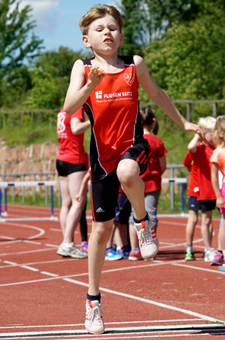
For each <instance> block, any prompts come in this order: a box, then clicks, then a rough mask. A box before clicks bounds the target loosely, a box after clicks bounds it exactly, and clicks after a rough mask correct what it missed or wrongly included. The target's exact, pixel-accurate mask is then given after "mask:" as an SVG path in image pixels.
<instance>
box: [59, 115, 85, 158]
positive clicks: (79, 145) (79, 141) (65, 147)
mask: <svg viewBox="0 0 225 340" xmlns="http://www.w3.org/2000/svg"><path fill="white" fill-rule="evenodd" d="M75 117H76V118H79V119H80V120H81V121H82V122H84V121H85V119H84V114H83V109H82V108H81V109H80V110H78V111H77V112H75V113H74V114H73V115H71V116H70V115H68V114H67V113H66V112H65V111H64V110H63V109H62V110H61V111H60V112H59V114H58V116H57V134H58V141H59V152H58V155H57V157H56V159H58V160H60V161H64V162H68V163H71V164H86V155H85V150H84V146H83V142H84V134H83V133H82V134H80V135H74V134H73V133H72V131H71V127H70V121H71V119H72V118H75Z"/></svg>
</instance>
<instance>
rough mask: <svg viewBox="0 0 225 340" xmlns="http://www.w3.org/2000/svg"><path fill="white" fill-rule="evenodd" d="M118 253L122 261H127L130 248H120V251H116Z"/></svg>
mask: <svg viewBox="0 0 225 340" xmlns="http://www.w3.org/2000/svg"><path fill="white" fill-rule="evenodd" d="M117 252H118V253H119V252H120V253H122V255H123V259H128V257H129V255H130V248H129V247H128V246H125V247H122V248H121V249H120V250H118V251H117Z"/></svg>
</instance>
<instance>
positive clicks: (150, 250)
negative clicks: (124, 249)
mask: <svg viewBox="0 0 225 340" xmlns="http://www.w3.org/2000/svg"><path fill="white" fill-rule="evenodd" d="M134 226H135V228H136V230H137V235H138V241H139V247H140V251H141V255H142V257H143V259H150V258H152V257H154V256H155V255H156V254H157V252H158V249H159V241H158V238H157V236H156V234H155V230H154V228H153V227H152V223H151V220H150V217H148V220H145V221H142V222H141V223H134Z"/></svg>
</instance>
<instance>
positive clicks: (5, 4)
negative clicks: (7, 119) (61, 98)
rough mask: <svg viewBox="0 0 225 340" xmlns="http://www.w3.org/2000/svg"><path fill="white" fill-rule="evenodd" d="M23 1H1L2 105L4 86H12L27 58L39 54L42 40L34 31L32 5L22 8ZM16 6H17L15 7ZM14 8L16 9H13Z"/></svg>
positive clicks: (0, 57) (0, 93) (0, 62)
mask: <svg viewBox="0 0 225 340" xmlns="http://www.w3.org/2000/svg"><path fill="white" fill-rule="evenodd" d="M20 3H21V1H17V0H1V2H0V103H1V104H0V105H1V106H2V103H4V101H3V97H2V91H3V89H2V86H3V84H5V85H6V86H8V87H10V81H11V79H12V78H14V77H13V75H14V76H15V77H16V76H17V74H19V73H20V72H18V70H19V69H20V68H24V63H25V61H26V59H28V58H29V59H31V58H34V57H35V56H37V54H38V53H39V51H40V49H41V44H42V40H40V39H38V37H37V36H35V34H34V33H33V31H32V30H33V28H34V27H35V21H31V20H30V17H31V15H30V12H31V11H32V9H31V7H30V6H25V7H24V8H23V9H21V10H20V8H19V7H20V6H19V5H20ZM14 6H15V7H14ZM12 8H14V9H12Z"/></svg>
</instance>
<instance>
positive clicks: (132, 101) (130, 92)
mask: <svg viewBox="0 0 225 340" xmlns="http://www.w3.org/2000/svg"><path fill="white" fill-rule="evenodd" d="M93 58H94V57H92V58H90V59H86V60H83V64H84V70H85V79H86V82H87V80H88V74H89V72H90V69H91V67H92V65H91V60H92V59H93ZM120 58H121V59H122V60H123V61H124V68H123V70H122V71H119V72H118V73H106V74H105V77H104V78H103V80H102V81H101V83H100V84H99V85H98V86H97V87H96V88H95V89H94V90H93V91H92V93H91V95H90V97H89V98H88V99H87V101H86V103H85V104H84V109H85V111H86V113H87V115H88V117H89V119H90V122H91V125H92V135H91V144H90V161H91V171H92V173H91V174H92V181H93V180H99V179H102V178H104V177H105V176H107V175H108V174H109V173H110V172H111V171H113V170H115V169H116V167H117V165H118V163H119V161H120V159H121V156H122V155H123V153H124V152H125V151H126V150H128V149H129V148H130V147H132V145H133V144H135V143H138V142H140V141H141V142H143V140H144V138H143V129H142V125H141V120H140V115H139V110H138V109H139V103H138V88H139V84H138V80H137V75H136V70H135V65H134V62H133V57H122V56H121V57H120Z"/></svg>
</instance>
